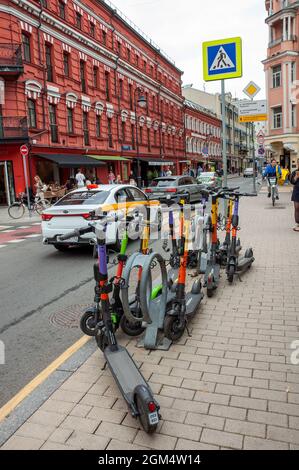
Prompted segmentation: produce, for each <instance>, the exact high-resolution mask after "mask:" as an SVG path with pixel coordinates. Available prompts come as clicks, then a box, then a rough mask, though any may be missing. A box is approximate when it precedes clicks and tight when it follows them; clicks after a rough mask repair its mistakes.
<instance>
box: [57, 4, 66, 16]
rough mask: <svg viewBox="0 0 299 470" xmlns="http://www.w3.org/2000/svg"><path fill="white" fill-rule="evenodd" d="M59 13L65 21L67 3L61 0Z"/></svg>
mask: <svg viewBox="0 0 299 470" xmlns="http://www.w3.org/2000/svg"><path fill="white" fill-rule="evenodd" d="M58 13H59V16H60V18H62V19H63V20H65V3H64V2H63V1H62V0H59V2H58Z"/></svg>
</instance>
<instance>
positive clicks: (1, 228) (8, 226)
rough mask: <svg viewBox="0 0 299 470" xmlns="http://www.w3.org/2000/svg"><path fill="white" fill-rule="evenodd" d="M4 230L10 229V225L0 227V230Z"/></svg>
mask: <svg viewBox="0 0 299 470" xmlns="http://www.w3.org/2000/svg"><path fill="white" fill-rule="evenodd" d="M4 228H12V225H0V230H3V229H4Z"/></svg>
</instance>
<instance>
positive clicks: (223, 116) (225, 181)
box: [221, 80, 227, 188]
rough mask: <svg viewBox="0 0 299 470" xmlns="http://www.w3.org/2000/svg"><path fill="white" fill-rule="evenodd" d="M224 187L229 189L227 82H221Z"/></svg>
mask: <svg viewBox="0 0 299 470" xmlns="http://www.w3.org/2000/svg"><path fill="white" fill-rule="evenodd" d="M221 106H222V161H223V186H224V187H225V188H226V187H227V154H226V114H225V82H224V80H221Z"/></svg>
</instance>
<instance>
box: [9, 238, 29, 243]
mask: <svg viewBox="0 0 299 470" xmlns="http://www.w3.org/2000/svg"><path fill="white" fill-rule="evenodd" d="M24 241H25V238H20V239H18V240H9V241H8V242H7V243H21V242H24Z"/></svg>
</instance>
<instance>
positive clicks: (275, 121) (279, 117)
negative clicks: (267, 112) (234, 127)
mask: <svg viewBox="0 0 299 470" xmlns="http://www.w3.org/2000/svg"><path fill="white" fill-rule="evenodd" d="M282 126H283V113H282V106H276V107H275V108H272V128H273V129H281V128H282ZM291 126H292V127H296V126H297V122H296V105H295V104H292V110H291Z"/></svg>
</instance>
